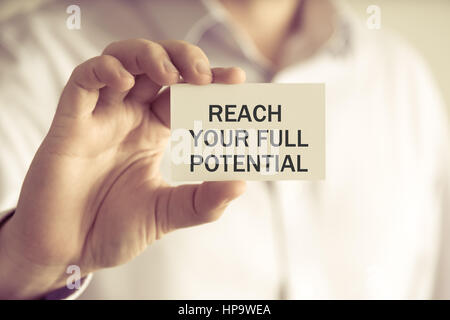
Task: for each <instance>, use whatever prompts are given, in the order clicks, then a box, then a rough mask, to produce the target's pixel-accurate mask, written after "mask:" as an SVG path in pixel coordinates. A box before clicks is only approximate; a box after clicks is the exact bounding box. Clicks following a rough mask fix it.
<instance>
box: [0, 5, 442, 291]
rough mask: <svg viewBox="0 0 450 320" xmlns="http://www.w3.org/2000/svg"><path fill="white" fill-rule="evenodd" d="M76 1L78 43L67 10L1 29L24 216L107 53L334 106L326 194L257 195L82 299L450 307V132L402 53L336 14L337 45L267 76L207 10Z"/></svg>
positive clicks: (428, 83)
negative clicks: (27, 196) (126, 47)
mask: <svg viewBox="0 0 450 320" xmlns="http://www.w3.org/2000/svg"><path fill="white" fill-rule="evenodd" d="M78 3H79V6H80V8H81V19H82V20H81V29H80V30H68V29H67V28H66V19H67V17H68V14H67V13H66V8H67V6H68V5H70V4H71V3H69V2H67V1H55V2H51V3H49V4H47V5H45V6H44V7H42V8H41V9H39V10H38V11H36V12H33V13H31V14H29V15H27V16H18V17H15V18H13V19H10V20H8V21H6V22H4V23H3V24H2V25H1V26H0V30H1V32H0V70H1V73H0V151H1V152H0V209H4V210H6V209H8V208H12V207H14V206H15V205H16V202H17V198H18V194H19V190H20V186H21V183H22V181H23V178H24V176H25V173H26V170H27V167H28V166H29V164H30V162H31V160H32V157H33V155H34V153H35V151H36V149H37V148H38V146H39V144H40V142H41V141H42V139H43V137H44V135H45V134H46V132H47V130H48V128H49V125H50V122H51V120H52V116H53V113H54V111H55V108H56V105H57V101H58V98H59V96H60V93H61V90H62V88H63V86H64V84H65V83H66V81H67V79H68V77H69V75H70V73H71V71H72V70H73V69H74V67H75V66H76V65H78V64H80V63H82V62H83V61H85V60H87V59H88V58H91V57H93V56H96V55H99V54H100V53H101V51H102V50H103V49H104V48H105V47H106V45H108V44H109V43H110V42H112V41H117V40H121V39H127V38H140V37H142V38H147V39H151V40H152V39H153V40H158V39H185V40H187V41H189V42H192V43H194V44H197V45H198V46H200V47H201V48H202V49H203V50H204V51H205V53H206V54H207V55H208V57H209V59H210V61H211V64H212V65H213V66H232V65H235V66H240V67H241V68H243V69H244V70H245V71H246V73H247V79H248V81H249V82H325V83H326V102H327V103H326V180H324V181H320V182H308V181H279V182H274V183H265V182H250V183H248V189H247V192H246V193H245V194H244V195H243V196H242V197H241V198H239V199H238V200H236V201H235V202H233V203H232V204H231V205H230V207H229V208H228V209H227V210H226V212H225V214H224V216H223V217H222V218H221V219H220V220H219V221H217V222H215V223H213V224H208V225H203V226H199V227H193V228H188V229H183V230H180V231H177V232H173V233H171V234H169V235H167V236H165V237H164V238H163V239H162V240H160V241H157V242H156V243H154V244H152V245H151V246H150V247H149V248H148V249H147V250H146V251H145V252H144V253H143V254H142V255H140V256H139V257H137V258H136V259H134V260H133V261H132V262H130V263H128V264H126V265H123V266H119V267H116V268H111V269H105V270H102V271H99V272H96V273H95V274H94V276H93V279H92V281H91V283H90V284H89V285H85V286H84V288H83V290H85V291H84V292H83V293H82V295H81V296H82V297H83V298H93V299H97V298H100V299H109V298H115V299H154V298H157V299H219V298H224V299H273V298H280V297H281V298H289V299H304V298H306V299H316V298H325V299H326V298H331V299H335V298H337V299H346V298H357V299H365V298H369V299H370V298H376V299H378V298H381V299H391V298H392V299H402V298H415V299H416V298H418V299H422V298H431V297H433V296H436V297H441V298H450V277H449V276H447V275H446V272H442V273H441V271H442V270H443V271H445V269H447V270H449V268H448V267H449V266H450V264H448V262H449V259H448V257H447V251H449V250H447V248H448V247H449V246H450V243H449V241H450V240H445V236H446V233H445V232H443V231H442V230H443V228H445V227H447V230H446V231H448V230H449V229H448V226H449V224H446V223H447V222H446V221H447V220H446V219H447V217H446V216H445V214H447V215H448V214H449V212H448V208H449V207H448V199H449V193H448V188H447V189H446V187H447V186H448V182H449V178H448V177H449V158H448V149H449V140H448V124H447V118H446V114H445V109H444V108H443V104H442V102H441V100H440V97H439V95H438V93H437V92H436V89H435V86H434V85H433V81H432V79H431V77H430V73H429V71H428V69H427V67H426V66H425V64H424V63H423V61H422V59H421V58H420V57H419V56H418V55H417V54H416V53H415V52H414V51H413V50H411V48H409V47H408V45H406V44H405V43H403V42H402V41H401V40H400V39H398V38H397V37H396V36H394V35H391V34H388V33H385V32H384V31H371V30H368V29H366V28H365V23H364V22H363V21H359V20H358V19H356V18H355V17H354V16H353V14H352V13H351V12H349V10H348V8H346V7H343V6H342V5H340V4H338V5H337V7H338V11H339V15H338V16H339V19H338V20H337V21H338V23H337V24H336V32H335V35H334V36H333V37H332V38H331V39H330V40H329V41H328V42H327V43H326V44H325V45H324V46H323V47H322V48H321V49H320V50H319V51H318V52H317V53H316V54H315V55H314V57H312V58H309V59H308V60H306V61H304V60H302V61H295V53H296V51H295V44H296V40H293V41H292V52H290V54H289V56H290V57H291V59H292V60H290V61H289V65H288V66H287V67H286V68H284V69H282V70H281V71H279V72H277V73H273V72H272V71H271V69H270V66H269V63H268V62H267V61H266V60H265V59H264V58H263V57H262V55H261V54H259V53H258V51H257V49H256V48H255V46H254V45H252V43H251V41H250V40H249V39H248V38H247V37H246V36H245V35H242V34H241V33H237V32H236V29H234V28H233V27H232V25H231V24H230V23H229V22H228V21H227V17H226V15H225V14H224V11H223V10H222V8H221V7H220V6H219V5H218V4H217V3H215V2H214V1H205V2H200V1H181V0H180V1H178V0H177V1H176V0H172V1H167V0H153V1H143V0H142V1H140V0H133V1H125V0H122V1H120V0H115V1H106V0H100V1H87V0H83V1H78ZM298 41H299V42H300V41H301V39H298ZM168 159H169V158H168V157H166V161H164V163H163V167H162V171H163V174H164V175H165V176H169V169H168V168H169V162H168ZM446 201H447V204H445V203H444V202H446Z"/></svg>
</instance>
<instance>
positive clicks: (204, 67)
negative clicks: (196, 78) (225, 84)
mask: <svg viewBox="0 0 450 320" xmlns="http://www.w3.org/2000/svg"><path fill="white" fill-rule="evenodd" d="M195 70H197V72H198V73H201V74H205V75H207V76H210V77H212V73H211V68H210V67H209V64H207V63H206V62H205V61H204V60H199V61H198V62H197V63H196V64H195Z"/></svg>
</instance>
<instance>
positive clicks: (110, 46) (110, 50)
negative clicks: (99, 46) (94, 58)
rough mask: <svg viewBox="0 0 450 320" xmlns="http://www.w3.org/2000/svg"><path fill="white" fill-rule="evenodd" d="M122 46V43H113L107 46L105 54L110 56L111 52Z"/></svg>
mask: <svg viewBox="0 0 450 320" xmlns="http://www.w3.org/2000/svg"><path fill="white" fill-rule="evenodd" d="M119 44H120V41H113V42H111V43H110V44H108V45H107V46H106V48H105V49H104V50H103V54H108V53H109V52H113V51H114V49H115V48H116V47H117V45H119Z"/></svg>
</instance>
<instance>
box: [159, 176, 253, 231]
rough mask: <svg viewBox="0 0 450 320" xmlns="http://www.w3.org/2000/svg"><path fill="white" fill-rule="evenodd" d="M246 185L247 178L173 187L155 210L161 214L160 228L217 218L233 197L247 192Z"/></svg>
mask: <svg viewBox="0 0 450 320" xmlns="http://www.w3.org/2000/svg"><path fill="white" fill-rule="evenodd" d="M245 187H246V183H245V181H217V182H215V181H214V182H203V183H202V184H200V185H192V184H191V185H181V186H177V187H169V188H167V189H165V190H164V191H163V193H162V194H160V196H161V198H160V201H159V203H160V204H159V207H160V208H157V212H156V213H155V214H156V215H158V217H157V218H156V219H155V220H156V222H157V224H158V225H157V226H156V228H158V229H159V230H161V231H162V233H163V234H164V233H167V232H170V231H173V230H175V229H179V228H185V227H190V226H195V225H199V224H203V223H207V222H212V221H215V220H217V219H218V218H219V217H220V216H221V215H222V213H223V212H224V210H225V209H226V207H227V205H228V204H229V203H230V202H231V201H232V200H234V199H236V198H237V197H239V196H240V195H241V194H243V193H244V191H245ZM161 200H162V201H161ZM161 206H164V207H165V208H161ZM161 214H165V215H164V216H161Z"/></svg>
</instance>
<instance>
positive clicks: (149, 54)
mask: <svg viewBox="0 0 450 320" xmlns="http://www.w3.org/2000/svg"><path fill="white" fill-rule="evenodd" d="M159 51H160V48H159V45H158V44H156V43H154V42H152V41H148V40H146V41H145V42H144V43H142V47H141V50H140V55H141V56H142V57H143V58H146V59H149V58H150V59H151V58H154V57H155V54H157V53H158V52H159Z"/></svg>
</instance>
